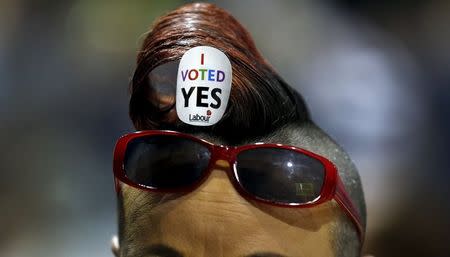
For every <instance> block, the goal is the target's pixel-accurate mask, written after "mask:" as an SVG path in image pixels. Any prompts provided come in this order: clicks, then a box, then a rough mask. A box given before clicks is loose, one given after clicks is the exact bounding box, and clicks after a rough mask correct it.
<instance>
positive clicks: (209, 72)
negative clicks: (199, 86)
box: [181, 69, 225, 82]
mask: <svg viewBox="0 0 450 257" xmlns="http://www.w3.org/2000/svg"><path fill="white" fill-rule="evenodd" d="M181 77H182V78H183V81H185V80H186V78H187V79H189V80H197V79H199V80H208V81H217V82H222V81H224V80H225V72H223V71H221V70H213V69H191V70H185V71H181Z"/></svg>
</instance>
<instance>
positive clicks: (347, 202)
mask: <svg viewBox="0 0 450 257" xmlns="http://www.w3.org/2000/svg"><path fill="white" fill-rule="evenodd" d="M334 198H335V200H336V202H337V203H338V204H339V205H340V206H341V207H342V208H343V209H344V210H345V212H346V214H347V215H348V216H349V218H350V219H351V220H352V222H353V223H354V224H355V226H356V229H357V231H358V236H359V239H360V241H361V246H362V244H363V243H364V229H363V226H362V222H361V218H360V215H359V212H358V210H357V209H356V207H355V205H354V204H353V202H352V200H351V199H350V196H349V195H348V194H347V191H346V190H345V187H344V183H342V180H341V178H340V177H339V176H338V177H337V183H336V192H335V197H334Z"/></svg>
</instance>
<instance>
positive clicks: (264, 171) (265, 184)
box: [236, 148, 325, 203]
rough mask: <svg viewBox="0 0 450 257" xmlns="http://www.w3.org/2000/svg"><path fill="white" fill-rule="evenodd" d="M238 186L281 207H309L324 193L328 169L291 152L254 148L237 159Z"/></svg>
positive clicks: (240, 154) (312, 159)
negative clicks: (296, 205) (285, 205)
mask: <svg viewBox="0 0 450 257" xmlns="http://www.w3.org/2000/svg"><path fill="white" fill-rule="evenodd" d="M236 168H237V175H238V178H239V182H240V184H241V185H242V187H243V188H245V190H247V191H248V192H249V193H251V194H253V195H255V196H257V197H258V198H262V199H264V200H269V201H273V202H278V203H307V202H311V201H313V200H315V199H316V198H317V197H318V196H319V195H320V191H321V189H322V185H323V182H324V176H325V169H324V167H323V165H322V163H321V162H320V161H318V160H316V159H314V158H312V157H309V156H306V155H304V154H302V153H299V152H295V151H293V150H288V149H279V148H255V149H250V150H246V151H243V152H241V153H239V155H238V156H237V166H236Z"/></svg>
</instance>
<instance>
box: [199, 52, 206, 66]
mask: <svg viewBox="0 0 450 257" xmlns="http://www.w3.org/2000/svg"><path fill="white" fill-rule="evenodd" d="M204 60H205V54H202V55H201V59H200V64H201V65H203V62H204Z"/></svg>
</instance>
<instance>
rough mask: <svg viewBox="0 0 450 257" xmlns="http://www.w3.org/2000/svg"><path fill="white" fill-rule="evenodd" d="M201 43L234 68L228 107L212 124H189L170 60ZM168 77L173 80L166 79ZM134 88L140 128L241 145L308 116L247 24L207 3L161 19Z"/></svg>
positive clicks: (133, 112)
mask: <svg viewBox="0 0 450 257" xmlns="http://www.w3.org/2000/svg"><path fill="white" fill-rule="evenodd" d="M200 45H206V46H213V47H215V48H217V49H219V50H221V51H222V52H224V53H225V54H226V55H227V56H228V58H229V59H230V61H231V65H232V68H233V78H232V87H231V93H230V100H229V103H228V106H227V110H226V112H225V115H224V117H223V118H222V120H221V121H220V122H219V123H217V124H216V125H213V126H210V127H194V126H190V125H187V124H184V123H183V122H181V121H180V120H179V119H178V117H177V116H176V112H175V96H174V95H175V87H176V85H175V81H176V65H170V64H171V63H175V64H176V62H177V61H178V60H179V59H180V58H181V57H182V55H183V54H184V53H185V52H186V51H187V50H189V49H190V48H192V47H195V46H200ZM164 65H168V66H171V67H172V68H170V69H172V73H171V74H169V75H164V74H159V73H160V71H158V68H159V67H163V66H164ZM174 67H175V68H174ZM161 72H162V71H161ZM169 73H170V72H169ZM167 76H169V77H170V76H172V78H169V79H168V81H163V80H164V77H166V80H167ZM165 82H166V83H165ZM130 90H131V99H130V117H131V120H132V121H133V124H134V126H135V127H136V129H138V130H145V129H174V130H180V131H195V132H197V131H199V132H208V133H211V134H213V135H216V136H219V137H222V138H223V139H225V140H227V141H229V142H235V143H236V142H239V141H241V140H243V139H249V138H254V137H258V136H261V135H265V134H267V133H270V132H272V131H274V130H275V129H277V128H279V127H280V126H283V125H285V124H287V123H288V122H293V121H305V120H308V119H309V115H308V111H307V109H306V106H305V104H304V102H303V99H302V98H301V96H300V95H299V94H298V93H297V92H295V91H294V90H293V89H291V87H289V86H288V85H287V84H286V83H285V82H284V81H283V79H282V78H281V77H280V76H279V75H278V74H277V73H276V72H275V71H274V70H273V68H272V67H271V66H270V65H269V64H268V63H267V62H266V61H265V60H264V58H263V57H262V56H261V54H260V53H259V52H258V50H257V49H256V47H255V44H254V42H253V40H252V38H251V37H250V35H249V33H248V32H247V31H246V30H245V28H244V27H242V25H241V24H240V23H239V22H238V21H236V20H235V19H234V18H233V17H232V16H231V15H230V14H229V13H227V12H226V11H224V10H223V9H220V8H218V7H216V6H215V5H212V4H206V3H194V4H188V5H185V6H183V7H180V8H178V9H176V10H175V11H173V12H170V13H168V14H167V15H165V16H163V17H161V18H160V19H158V20H157V21H156V23H155V24H154V26H153V29H152V30H151V32H150V33H148V34H147V36H146V37H145V40H144V42H143V45H142V49H141V51H140V52H139V54H138V57H137V67H136V70H135V73H134V76H133V79H132V82H131V86H130ZM237 130H238V131H237ZM235 132H238V133H235Z"/></svg>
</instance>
